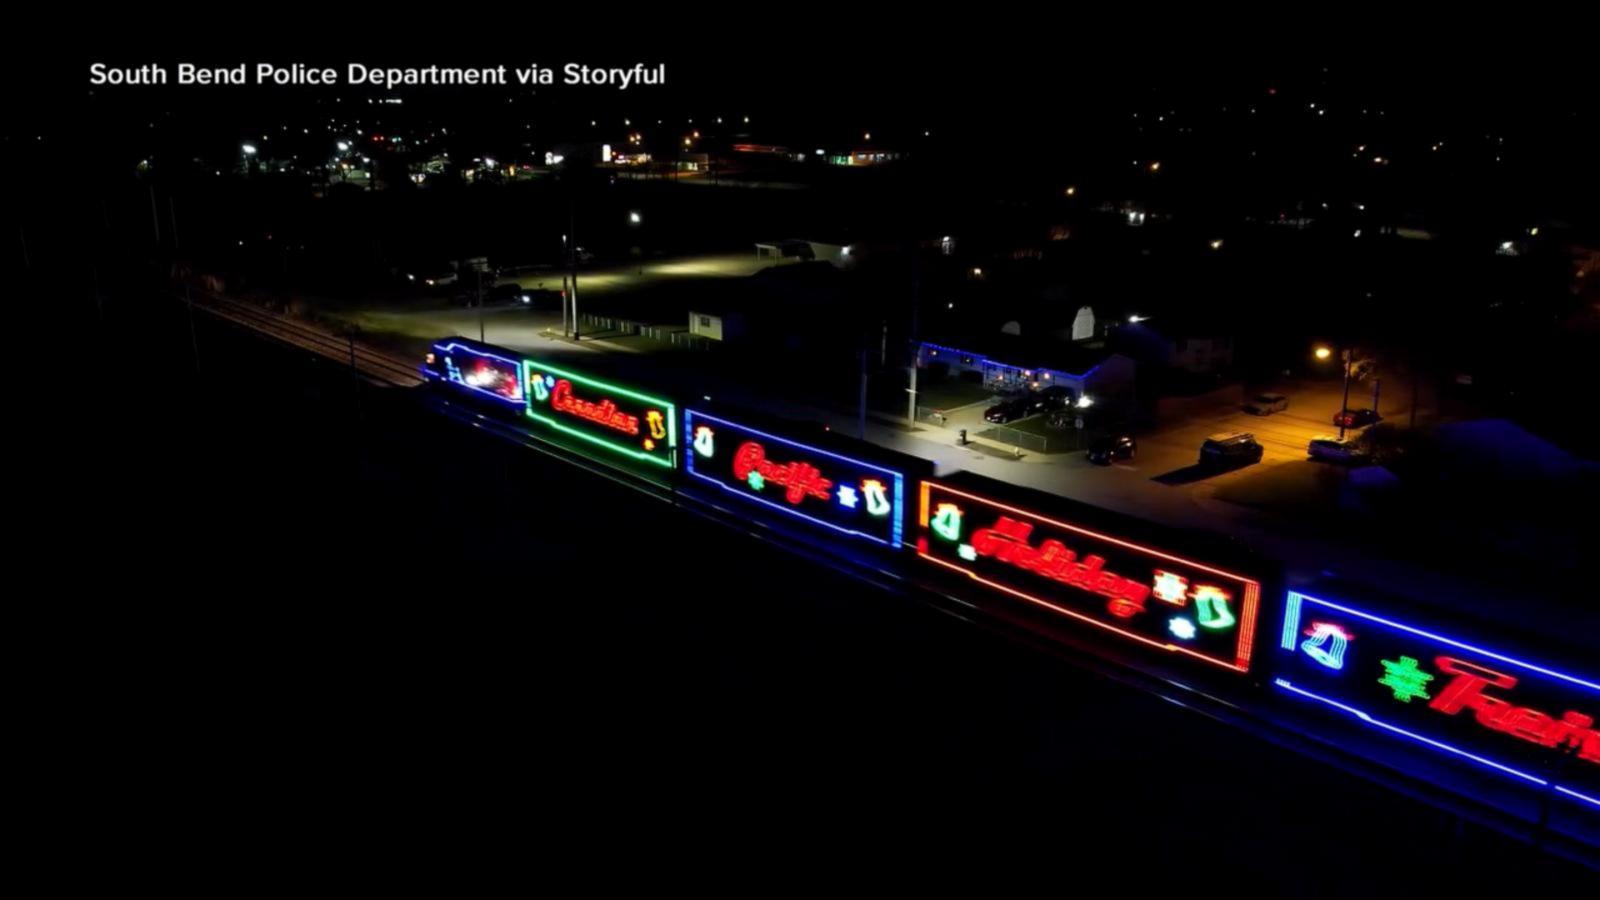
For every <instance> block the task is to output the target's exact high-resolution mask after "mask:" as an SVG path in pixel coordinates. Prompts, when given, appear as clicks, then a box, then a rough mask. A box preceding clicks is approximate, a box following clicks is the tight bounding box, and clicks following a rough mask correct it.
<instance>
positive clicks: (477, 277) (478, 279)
mask: <svg viewBox="0 0 1600 900" xmlns="http://www.w3.org/2000/svg"><path fill="white" fill-rule="evenodd" d="M472 275H473V279H472V280H473V283H474V284H476V285H477V294H478V342H479V343H482V344H487V343H489V339H488V338H486V337H484V332H483V273H482V272H480V271H478V270H476V269H474V270H473V272H472Z"/></svg>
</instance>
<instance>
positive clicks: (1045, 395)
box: [1034, 384, 1072, 412]
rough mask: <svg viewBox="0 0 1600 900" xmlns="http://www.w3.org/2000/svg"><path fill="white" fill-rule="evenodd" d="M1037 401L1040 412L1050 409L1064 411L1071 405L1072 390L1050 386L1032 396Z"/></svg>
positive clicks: (1056, 385)
mask: <svg viewBox="0 0 1600 900" xmlns="http://www.w3.org/2000/svg"><path fill="white" fill-rule="evenodd" d="M1034 396H1035V397H1037V398H1038V401H1039V409H1040V411H1041V412H1045V411H1049V410H1052V409H1066V408H1068V407H1070V406H1071V405H1072V389H1071V388H1065V387H1062V386H1061V385H1059V384H1052V385H1050V386H1049V387H1047V388H1045V389H1043V390H1041V391H1038V392H1036V393H1035V394H1034Z"/></svg>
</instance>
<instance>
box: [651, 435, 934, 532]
mask: <svg viewBox="0 0 1600 900" xmlns="http://www.w3.org/2000/svg"><path fill="white" fill-rule="evenodd" d="M683 431H684V434H686V435H688V436H689V439H690V446H691V449H690V450H689V451H688V452H687V453H685V454H684V459H685V461H686V468H687V470H688V472H689V474H690V475H692V476H694V477H695V478H698V479H700V480H701V481H709V482H711V483H712V484H715V485H717V486H718V487H720V488H722V489H723V490H725V491H728V492H730V493H734V494H738V495H739V496H740V497H742V498H744V499H746V500H750V501H753V502H755V503H760V504H762V505H764V506H767V507H770V508H772V509H776V510H780V511H782V512H784V513H786V514H788V515H791V516H795V517H797V518H800V519H805V520H807V521H809V522H811V523H813V524H815V525H820V526H822V527H824V528H827V529H830V530H832V531H835V532H837V533H839V534H844V535H849V536H851V537H859V538H865V539H866V540H869V541H875V542H877V543H879V544H883V545H885V546H888V547H894V548H897V549H898V548H899V546H900V534H901V529H902V527H903V525H902V524H901V522H902V519H903V517H904V496H905V477H904V476H903V475H901V474H900V473H899V472H895V471H893V470H890V469H886V468H884V467H882V466H878V465H874V464H872V463H868V462H863V461H862V460H859V459H852V458H851V457H848V456H845V455H843V454H839V453H834V452H831V451H828V450H822V449H819V448H817V447H812V446H809V445H807V444H802V443H799V442H798V441H792V440H789V439H788V438H782V437H778V436H777V435H775V434H769V433H767V432H764V431H758V430H756V429H754V428H751V427H749V426H747V425H739V424H736V423H734V422H730V421H728V420H727V419H722V418H718V417H716V416H708V415H706V414H705V413H701V412H696V411H694V410H692V409H691V410H686V411H685V412H684V415H683Z"/></svg>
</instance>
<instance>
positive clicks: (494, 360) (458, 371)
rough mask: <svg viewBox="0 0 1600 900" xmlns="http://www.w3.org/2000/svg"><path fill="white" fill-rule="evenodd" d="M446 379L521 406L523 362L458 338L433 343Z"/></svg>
mask: <svg viewBox="0 0 1600 900" xmlns="http://www.w3.org/2000/svg"><path fill="white" fill-rule="evenodd" d="M433 353H434V355H435V356H436V357H437V358H438V360H439V362H438V365H439V368H440V370H441V371H442V373H443V376H444V379H445V380H446V381H449V382H451V383H452V384H459V385H461V386H463V387H465V388H467V389H469V390H473V391H476V392H478V393H480V394H485V395H487V396H490V397H493V398H494V399H496V400H499V401H501V402H502V403H506V404H510V405H513V406H522V405H523V401H522V397H523V389H522V363H521V362H520V361H518V360H515V359H511V358H509V357H505V356H496V355H495V354H493V353H487V352H484V351H482V350H474V349H472V348H471V347H468V346H467V345H465V344H461V343H458V342H455V341H450V342H448V343H439V344H434V345H433Z"/></svg>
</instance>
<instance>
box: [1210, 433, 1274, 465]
mask: <svg viewBox="0 0 1600 900" xmlns="http://www.w3.org/2000/svg"><path fill="white" fill-rule="evenodd" d="M1264 452H1265V450H1264V448H1262V446H1261V444H1260V443H1259V442H1257V441H1256V436H1255V435H1253V434H1250V433H1249V432H1245V431H1224V432H1221V433H1219V434H1213V435H1212V436H1210V437H1208V438H1206V441H1205V443H1203V444H1201V445H1200V465H1201V466H1203V467H1205V468H1214V469H1220V468H1231V467H1233V466H1248V465H1251V464H1253V463H1258V462H1260V461H1261V455H1262V453H1264Z"/></svg>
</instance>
